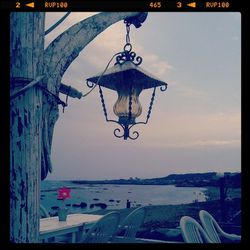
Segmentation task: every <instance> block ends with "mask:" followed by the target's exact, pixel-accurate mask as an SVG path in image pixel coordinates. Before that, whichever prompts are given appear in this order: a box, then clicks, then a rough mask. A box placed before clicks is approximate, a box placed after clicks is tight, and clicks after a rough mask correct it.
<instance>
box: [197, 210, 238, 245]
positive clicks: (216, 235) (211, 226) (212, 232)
mask: <svg viewBox="0 0 250 250" xmlns="http://www.w3.org/2000/svg"><path fill="white" fill-rule="evenodd" d="M199 216H200V221H201V224H202V226H203V228H204V230H205V231H206V233H207V234H208V236H209V238H210V239H211V240H212V241H213V242H214V243H221V238H220V236H221V237H224V238H227V239H229V240H232V241H240V240H241V236H240V235H236V234H229V233H226V232H224V231H223V230H222V228H221V227H220V226H219V224H218V223H217V221H216V220H215V219H214V217H213V216H212V215H211V214H210V213H208V212H207V211H205V210H201V211H200V212H199Z"/></svg>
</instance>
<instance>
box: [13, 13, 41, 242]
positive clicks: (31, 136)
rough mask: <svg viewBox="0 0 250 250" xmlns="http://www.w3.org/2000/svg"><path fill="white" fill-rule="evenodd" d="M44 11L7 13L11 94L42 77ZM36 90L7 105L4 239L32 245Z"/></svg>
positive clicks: (36, 192)
mask: <svg viewBox="0 0 250 250" xmlns="http://www.w3.org/2000/svg"><path fill="white" fill-rule="evenodd" d="M44 16H45V14H44V13H42V12H41V13H32V12H22V13H21V12H19V13H18V12H12V13H11V14H10V42H11V48H10V63H11V66H10V77H11V86H10V91H11V93H15V92H16V91H18V90H20V89H22V88H23V87H24V86H25V85H27V84H28V83H30V82H31V81H32V80H34V79H36V78H37V77H38V76H40V75H42V74H43V50H44ZM42 105H43V103H42V90H41V89H40V88H37V87H36V86H32V87H30V88H28V89H27V90H25V91H23V93H22V94H20V95H18V96H17V97H15V98H11V103H10V240H11V242H15V243H21V242H22V243H23V242H37V241H38V236H39V200H40V178H41V141H42V140H41V139H42V138H41V136H42V133H41V127H42V126H41V124H42V111H43V106H42Z"/></svg>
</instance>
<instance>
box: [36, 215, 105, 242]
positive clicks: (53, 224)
mask: <svg viewBox="0 0 250 250" xmlns="http://www.w3.org/2000/svg"><path fill="white" fill-rule="evenodd" d="M102 217H103V215H94V214H69V215H68V216H67V220H66V221H59V219H58V216H55V217H48V218H43V219H40V230H39V231H40V235H39V240H40V242H49V240H51V239H53V238H54V237H56V236H62V235H65V234H69V233H71V234H72V238H71V241H72V242H73V243H74V242H77V241H78V240H79V239H80V238H81V235H82V233H83V230H86V229H89V228H90V227H91V225H93V224H94V223H95V222H96V221H98V220H99V219H100V218H102Z"/></svg>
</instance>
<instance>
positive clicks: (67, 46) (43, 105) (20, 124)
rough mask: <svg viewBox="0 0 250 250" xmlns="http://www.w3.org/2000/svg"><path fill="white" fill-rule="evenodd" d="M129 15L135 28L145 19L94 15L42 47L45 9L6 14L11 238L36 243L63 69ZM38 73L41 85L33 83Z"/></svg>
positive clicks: (123, 14) (142, 15) (142, 16)
mask: <svg viewBox="0 0 250 250" xmlns="http://www.w3.org/2000/svg"><path fill="white" fill-rule="evenodd" d="M134 16H138V20H136V21H135V23H134V25H135V26H136V27H139V26H140V23H142V22H143V21H144V20H145V18H146V14H145V13H144V14H140V13H139V12H120V13H119V12H118V13H116V12H107V13H100V14H97V15H95V16H93V17H90V18H88V19H86V20H83V21H81V22H79V23H77V24H75V25H73V26H72V27H71V28H70V29H68V30H67V31H65V32H63V33H62V34H61V35H60V36H59V37H58V38H56V39H55V40H54V41H53V42H52V43H51V44H50V45H49V46H48V48H47V49H46V50H45V51H44V20H45V13H42V12H39V13H38V12H12V13H11V14H10V42H11V48H10V57H11V58H10V64H11V66H10V77H11V86H10V92H11V103H10V241H11V242H15V243H23V242H38V236H39V203H40V181H41V179H42V180H43V179H45V178H46V176H47V173H48V172H49V171H50V172H51V170H52V164H51V160H50V151H51V144H52V138H53V130H54V125H55V123H56V121H57V118H58V116H59V112H58V103H57V101H58V94H59V90H60V84H61V79H62V76H63V74H64V72H65V71H66V69H67V68H68V67H69V65H70V64H71V63H72V62H73V60H74V59H75V58H76V57H77V56H78V54H79V53H80V51H82V50H83V49H84V47H85V46H86V45H87V44H88V43H90V42H91V41H92V40H93V39H94V38H95V37H96V36H97V35H98V34H99V33H101V32H102V31H104V30H105V29H106V28H107V27H109V26H110V25H112V24H114V23H116V22H118V21H120V20H122V19H125V18H127V17H134ZM73 36H74V39H72V37H73ZM43 74H44V78H42V79H43V80H42V83H41V85H42V87H38V84H37V81H38V80H39V79H41V76H42V75H43ZM27 84H29V86H27V87H26V88H25V89H23V88H24V87H25V86H26V85H27ZM63 87H64V86H62V88H61V89H63ZM21 89H22V90H21ZM19 90H21V91H19ZM20 93H21V94H20ZM71 94H72V93H71ZM73 94H74V93H73ZM73 94H72V95H73ZM74 95H75V94H74ZM77 95H79V94H78V93H77Z"/></svg>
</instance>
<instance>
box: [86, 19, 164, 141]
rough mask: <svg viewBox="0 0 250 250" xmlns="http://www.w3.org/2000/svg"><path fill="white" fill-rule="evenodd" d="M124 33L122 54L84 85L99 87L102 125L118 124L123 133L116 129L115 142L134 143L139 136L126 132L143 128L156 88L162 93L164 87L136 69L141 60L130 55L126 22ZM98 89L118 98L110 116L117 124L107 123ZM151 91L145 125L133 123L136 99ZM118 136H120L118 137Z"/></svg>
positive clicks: (137, 106) (136, 114)
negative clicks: (108, 67)
mask: <svg viewBox="0 0 250 250" xmlns="http://www.w3.org/2000/svg"><path fill="white" fill-rule="evenodd" d="M126 29H127V34H126V44H125V46H124V50H123V52H119V53H117V54H116V55H115V56H116V62H115V64H114V66H113V67H111V68H110V69H107V67H106V69H105V70H104V72H103V73H102V74H98V75H96V76H93V77H90V78H88V79H87V85H88V86H89V87H94V86H95V85H98V86H99V92H100V98H101V102H102V106H103V111H104V116H105V118H106V121H108V122H115V123H118V124H119V125H120V126H121V128H122V129H123V131H121V129H120V128H117V129H115V130H114V135H115V136H116V137H119V138H122V137H123V138H124V139H125V140H126V139H127V138H130V139H132V140H135V139H137V138H138V136H139V133H138V132H137V131H134V132H133V133H132V134H133V136H131V135H130V129H131V128H132V127H133V126H134V125H136V124H147V122H148V119H149V118H150V114H151V109H152V106H153V102H154V97H155V91H156V88H157V87H160V89H161V90H162V91H165V90H166V89H167V83H165V82H163V81H161V80H159V79H158V78H156V77H154V76H153V75H151V74H150V73H148V72H147V71H145V70H144V69H142V68H141V67H140V66H139V65H140V64H141V63H142V57H140V56H136V53H135V52H133V51H132V45H131V44H130V38H129V31H130V23H128V22H126ZM108 65H109V64H108ZM102 87H105V88H108V89H111V90H114V91H116V92H117V94H118V98H117V101H116V103H115V104H114V107H113V111H114V114H115V115H116V116H117V117H118V120H117V121H115V120H110V119H108V116H107V110H106V105H105V102H104V97H103V92H102ZM151 88H152V89H153V92H152V97H151V101H150V104H149V109H148V114H147V118H146V121H145V122H137V121H136V119H137V118H138V117H139V116H140V115H141V113H142V106H141V104H140V101H139V95H140V93H141V92H142V91H143V90H144V89H151ZM119 133H121V135H120V134H119Z"/></svg>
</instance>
